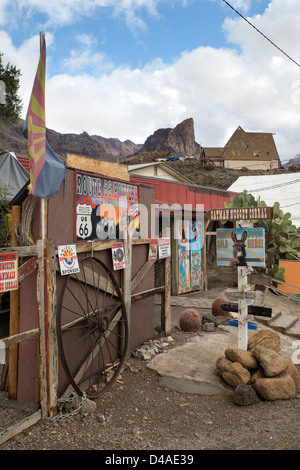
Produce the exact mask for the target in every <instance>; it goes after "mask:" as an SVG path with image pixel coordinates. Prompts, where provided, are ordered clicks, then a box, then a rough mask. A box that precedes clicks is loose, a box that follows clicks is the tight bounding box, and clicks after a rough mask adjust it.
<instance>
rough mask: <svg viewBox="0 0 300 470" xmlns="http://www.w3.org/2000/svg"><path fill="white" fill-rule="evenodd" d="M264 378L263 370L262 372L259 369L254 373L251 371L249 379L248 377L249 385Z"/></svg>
mask: <svg viewBox="0 0 300 470" xmlns="http://www.w3.org/2000/svg"><path fill="white" fill-rule="evenodd" d="M264 377H265V375H264V373H263V370H262V368H261V367H259V368H258V369H256V370H255V371H253V372H252V371H251V377H250V381H249V384H250V385H253V384H254V383H255V382H256V381H257V380H258V379H262V378H264Z"/></svg>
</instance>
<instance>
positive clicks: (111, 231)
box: [75, 171, 140, 241]
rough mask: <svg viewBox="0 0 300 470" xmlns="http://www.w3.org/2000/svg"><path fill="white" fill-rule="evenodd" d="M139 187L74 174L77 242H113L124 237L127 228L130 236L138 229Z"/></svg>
mask: <svg viewBox="0 0 300 470" xmlns="http://www.w3.org/2000/svg"><path fill="white" fill-rule="evenodd" d="M138 204H139V192H138V186H137V185H134V184H131V183H128V182H125V181H119V180H114V179H112V178H107V177H102V176H97V175H95V174H90V173H85V172H82V171H76V172H75V211H76V212H75V234H76V241H87V240H107V239H110V240H115V239H119V238H124V235H125V231H126V229H127V227H129V226H130V229H131V233H132V237H133V238H137V237H138V235H139V229H140V220H139V210H138V207H139V206H138Z"/></svg>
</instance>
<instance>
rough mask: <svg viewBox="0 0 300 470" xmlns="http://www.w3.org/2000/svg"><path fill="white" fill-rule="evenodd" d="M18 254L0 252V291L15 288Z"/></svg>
mask: <svg viewBox="0 0 300 470" xmlns="http://www.w3.org/2000/svg"><path fill="white" fill-rule="evenodd" d="M18 287H19V285H18V255H17V253H1V254H0V293H2V292H7V291H11V290H17V289H18Z"/></svg>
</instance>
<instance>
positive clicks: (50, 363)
mask: <svg viewBox="0 0 300 470" xmlns="http://www.w3.org/2000/svg"><path fill="white" fill-rule="evenodd" d="M47 267H48V269H47V272H48V275H47V287H48V304H47V305H48V309H47V333H48V341H47V344H48V348H47V353H48V360H47V369H48V370H47V371H48V374H47V375H48V415H49V416H55V415H56V413H57V387H58V346H57V335H56V256H55V247H54V245H53V244H52V243H51V240H50V242H49V240H47Z"/></svg>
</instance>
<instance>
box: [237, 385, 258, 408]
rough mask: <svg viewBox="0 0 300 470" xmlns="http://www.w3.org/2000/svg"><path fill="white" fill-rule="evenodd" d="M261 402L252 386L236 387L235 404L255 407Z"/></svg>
mask: <svg viewBox="0 0 300 470" xmlns="http://www.w3.org/2000/svg"><path fill="white" fill-rule="evenodd" d="M258 401H259V398H258V395H257V393H256V391H255V390H254V388H253V387H251V385H246V384H241V385H238V386H237V387H235V389H234V393H233V402H234V403H235V404H236V405H239V406H249V405H254V404H255V403H257V402H258Z"/></svg>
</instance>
